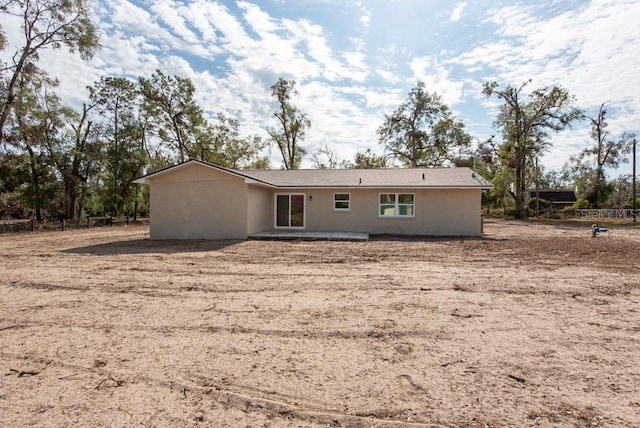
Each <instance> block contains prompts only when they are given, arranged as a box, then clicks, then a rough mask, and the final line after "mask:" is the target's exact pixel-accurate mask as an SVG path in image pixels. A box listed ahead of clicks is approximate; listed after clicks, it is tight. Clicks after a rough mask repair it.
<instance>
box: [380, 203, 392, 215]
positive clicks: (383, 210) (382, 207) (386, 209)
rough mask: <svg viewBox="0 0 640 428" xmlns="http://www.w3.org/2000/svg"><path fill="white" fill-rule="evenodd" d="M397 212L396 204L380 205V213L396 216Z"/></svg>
mask: <svg viewBox="0 0 640 428" xmlns="http://www.w3.org/2000/svg"><path fill="white" fill-rule="evenodd" d="M395 213H396V206H395V205H380V215H383V216H394V215H395Z"/></svg>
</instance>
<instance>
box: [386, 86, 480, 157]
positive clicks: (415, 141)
mask: <svg viewBox="0 0 640 428" xmlns="http://www.w3.org/2000/svg"><path fill="white" fill-rule="evenodd" d="M377 133H378V140H379V142H380V144H382V145H384V147H385V150H387V151H388V152H389V153H390V154H391V156H392V157H394V158H396V159H397V160H399V161H400V162H401V163H402V164H403V165H405V166H409V167H413V168H416V167H423V166H442V165H445V164H447V163H450V162H451V161H452V160H453V159H454V158H455V152H456V150H459V149H461V148H463V147H467V146H469V144H470V143H471V137H470V136H469V134H467V133H466V132H465V131H464V124H463V123H462V122H459V121H457V120H455V119H454V118H453V116H452V114H451V112H450V111H449V107H448V106H447V105H446V104H444V103H443V102H442V100H441V98H440V96H439V95H437V94H435V93H428V92H426V90H425V84H424V82H420V81H419V82H418V84H417V85H416V87H414V88H413V89H411V91H410V92H409V95H408V99H407V101H406V102H404V103H403V104H402V105H401V106H400V107H398V109H397V110H396V111H395V112H393V113H392V114H391V115H385V116H384V123H383V124H382V126H380V128H378V131H377Z"/></svg>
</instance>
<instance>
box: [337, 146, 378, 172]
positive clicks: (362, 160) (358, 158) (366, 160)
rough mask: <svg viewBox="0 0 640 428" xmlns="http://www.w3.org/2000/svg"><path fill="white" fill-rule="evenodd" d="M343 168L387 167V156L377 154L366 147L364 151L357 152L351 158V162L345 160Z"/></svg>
mask: <svg viewBox="0 0 640 428" xmlns="http://www.w3.org/2000/svg"><path fill="white" fill-rule="evenodd" d="M344 166H345V168H347V169H378V168H387V167H388V162H387V156H385V155H377V154H375V153H373V152H372V151H371V149H367V150H365V151H364V152H357V153H356V154H355V156H354V158H353V162H348V161H347V162H345V163H344Z"/></svg>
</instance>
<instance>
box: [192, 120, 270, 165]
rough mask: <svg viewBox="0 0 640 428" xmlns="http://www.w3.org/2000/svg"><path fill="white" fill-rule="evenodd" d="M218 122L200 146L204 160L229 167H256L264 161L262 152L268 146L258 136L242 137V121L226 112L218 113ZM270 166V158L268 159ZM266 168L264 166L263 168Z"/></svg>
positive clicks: (201, 156) (210, 128) (200, 156)
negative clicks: (261, 155) (227, 114)
mask: <svg viewBox="0 0 640 428" xmlns="http://www.w3.org/2000/svg"><path fill="white" fill-rule="evenodd" d="M217 118H218V123H216V124H215V125H213V126H210V127H209V131H208V135H209V138H208V139H207V140H206V144H201V145H199V147H198V150H200V153H199V158H200V159H201V160H203V161H206V162H210V163H213V164H216V165H220V166H224V167H227V168H233V169H237V168H251V167H253V168H255V167H257V166H260V163H261V162H264V161H265V159H264V158H260V152H261V151H262V150H263V149H264V148H265V147H266V144H265V143H264V142H263V141H262V139H261V138H260V137H259V136H257V135H254V136H249V137H241V136H240V123H239V122H238V121H237V120H236V119H233V118H230V117H227V116H225V115H224V113H218V116H217ZM266 162H267V164H266V166H267V167H268V165H269V164H268V159H266ZM261 169H264V168H261Z"/></svg>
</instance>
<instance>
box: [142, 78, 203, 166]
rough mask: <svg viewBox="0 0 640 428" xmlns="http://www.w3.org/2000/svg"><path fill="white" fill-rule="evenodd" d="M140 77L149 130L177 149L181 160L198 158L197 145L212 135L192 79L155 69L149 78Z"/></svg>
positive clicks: (143, 106)
mask: <svg viewBox="0 0 640 428" xmlns="http://www.w3.org/2000/svg"><path fill="white" fill-rule="evenodd" d="M138 81H139V84H140V91H141V93H142V97H143V103H142V108H143V110H144V113H145V114H146V115H147V118H148V121H149V122H148V125H149V129H150V131H151V132H153V133H154V134H155V135H156V136H157V137H158V138H159V139H160V140H161V141H163V142H164V143H167V144H169V146H170V147H171V148H172V149H173V150H174V151H176V152H177V158H178V161H179V162H184V161H185V160H188V159H197V158H198V146H202V145H206V144H207V143H205V142H203V141H202V140H203V139H206V138H209V137H208V132H207V131H208V129H207V121H206V120H205V118H204V116H203V112H202V109H201V108H200V107H199V106H198V104H197V103H196V101H195V98H194V95H195V91H196V89H195V86H194V85H193V82H191V79H189V78H185V77H180V76H167V75H165V74H164V73H162V71H160V70H156V71H155V73H153V75H152V76H151V78H150V79H146V78H143V77H140V78H139V79H138Z"/></svg>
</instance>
